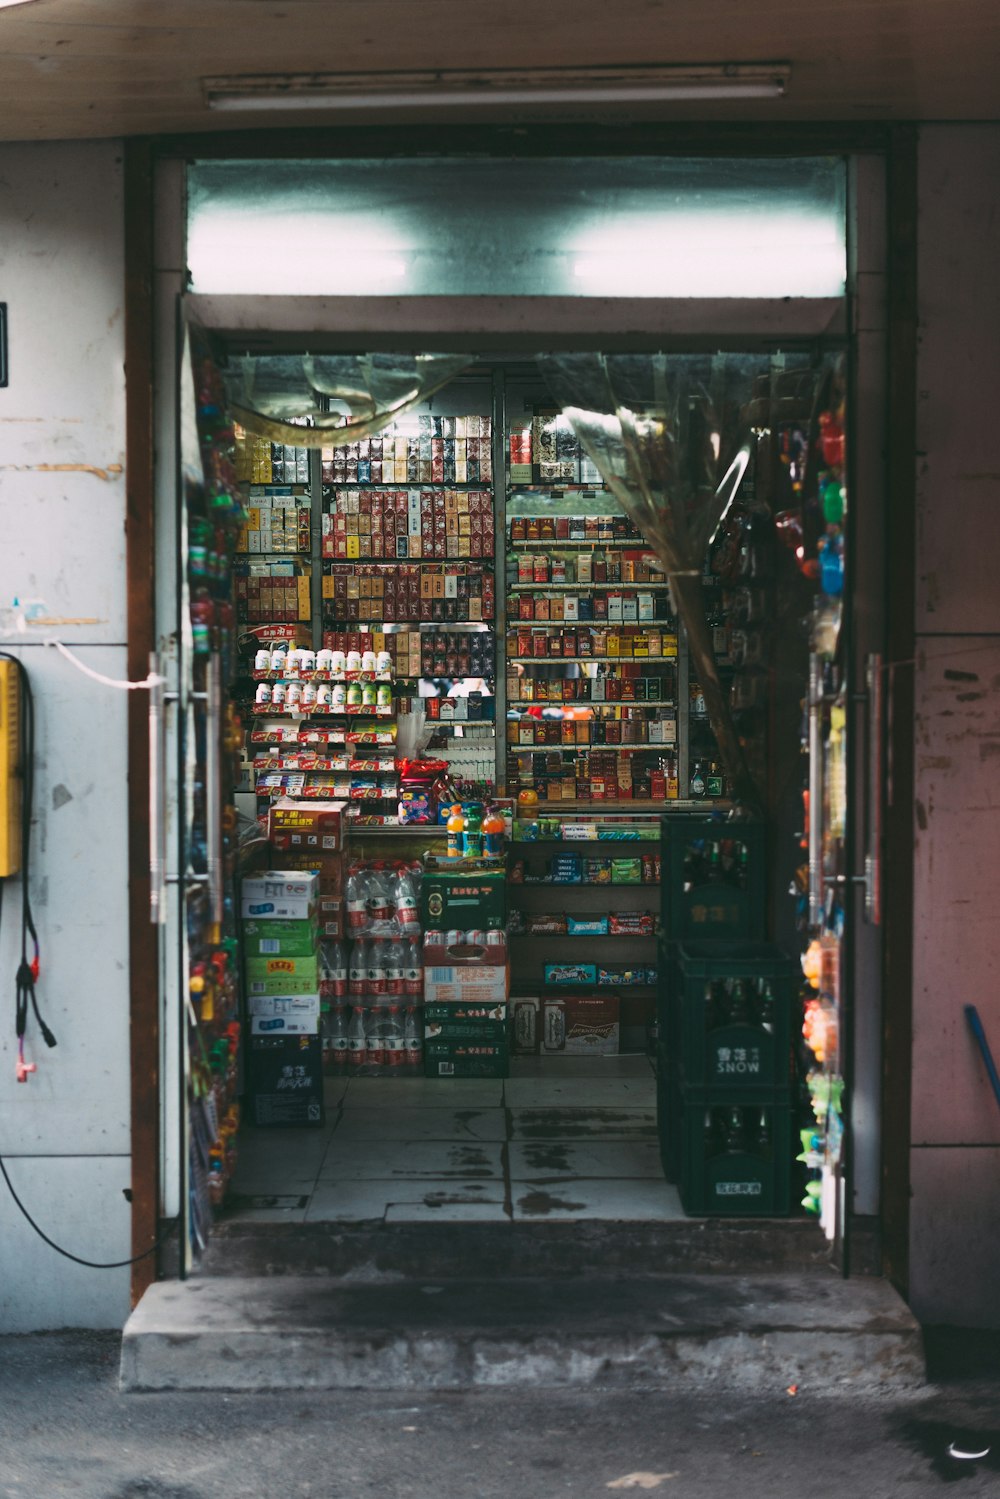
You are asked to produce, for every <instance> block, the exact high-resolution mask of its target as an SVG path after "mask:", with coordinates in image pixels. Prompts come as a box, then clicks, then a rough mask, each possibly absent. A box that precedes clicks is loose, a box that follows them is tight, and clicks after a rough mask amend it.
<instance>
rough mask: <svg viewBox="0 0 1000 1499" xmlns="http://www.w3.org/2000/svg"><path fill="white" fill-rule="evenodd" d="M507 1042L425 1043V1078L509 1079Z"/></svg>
mask: <svg viewBox="0 0 1000 1499" xmlns="http://www.w3.org/2000/svg"><path fill="white" fill-rule="evenodd" d="M509 1073H510V1049H509V1047H508V1046H507V1044H506V1042H499V1041H494V1042H489V1041H425V1043H424V1076H425V1077H434V1078H463V1077H507V1076H508V1075H509Z"/></svg>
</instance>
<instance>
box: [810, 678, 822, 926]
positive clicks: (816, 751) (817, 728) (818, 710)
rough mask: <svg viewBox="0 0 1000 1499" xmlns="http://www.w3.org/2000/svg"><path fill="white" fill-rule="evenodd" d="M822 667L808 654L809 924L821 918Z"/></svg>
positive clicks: (819, 920)
mask: <svg viewBox="0 0 1000 1499" xmlns="http://www.w3.org/2000/svg"><path fill="white" fill-rule="evenodd" d="M822 715H823V667H822V663H821V662H820V659H819V656H818V655H817V654H816V652H815V651H810V653H809V925H810V927H813V928H815V927H818V926H820V925H821V924H822V921H823V905H824V891H823V722H822Z"/></svg>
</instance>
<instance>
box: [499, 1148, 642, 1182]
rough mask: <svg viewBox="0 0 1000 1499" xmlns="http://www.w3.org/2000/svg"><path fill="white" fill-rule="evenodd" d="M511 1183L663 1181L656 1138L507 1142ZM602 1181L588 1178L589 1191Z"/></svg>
mask: <svg viewBox="0 0 1000 1499" xmlns="http://www.w3.org/2000/svg"><path fill="white" fill-rule="evenodd" d="M509 1149H510V1179H511V1181H512V1182H515V1183H516V1182H537V1181H544V1182H551V1181H558V1180H559V1179H560V1178H571V1179H572V1178H577V1177H583V1178H594V1177H597V1178H609V1179H611V1180H617V1181H629V1180H636V1179H639V1178H643V1179H646V1180H650V1181H662V1180H663V1167H662V1165H661V1164H660V1151H659V1146H658V1145H657V1143H656V1141H655V1140H627V1139H626V1140H597V1139H594V1140H527V1141H525V1142H523V1143H518V1142H517V1141H516V1140H514V1141H511V1144H510V1147H509ZM601 1186H602V1183H600V1182H598V1181H593V1180H589V1181H588V1182H587V1187H588V1190H592V1191H595V1192H596V1191H597V1190H598V1189H599V1187H601Z"/></svg>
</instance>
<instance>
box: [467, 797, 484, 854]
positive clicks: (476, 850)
mask: <svg viewBox="0 0 1000 1499" xmlns="http://www.w3.org/2000/svg"><path fill="white" fill-rule="evenodd" d="M462 856H463V858H466V859H481V858H482V856H483V824H482V808H481V807H479V806H478V805H477V803H475V802H473V803H472V804H471V805H470V806H469V807H467V808H466V812H465V826H464V828H463V829H462Z"/></svg>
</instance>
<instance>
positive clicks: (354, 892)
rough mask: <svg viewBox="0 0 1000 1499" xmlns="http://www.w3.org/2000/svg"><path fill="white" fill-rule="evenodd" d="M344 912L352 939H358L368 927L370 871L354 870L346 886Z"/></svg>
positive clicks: (349, 874)
mask: <svg viewBox="0 0 1000 1499" xmlns="http://www.w3.org/2000/svg"><path fill="white" fill-rule="evenodd" d="M344 910H345V912H346V915H347V926H348V930H349V933H350V935H351V936H352V937H357V936H358V935H359V934H360V933H361V932H363V931H364V930H365V929H366V927H367V925H368V871H367V870H364V869H352V870H350V872H349V873H348V876H347V883H346V885H345V886H344Z"/></svg>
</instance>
